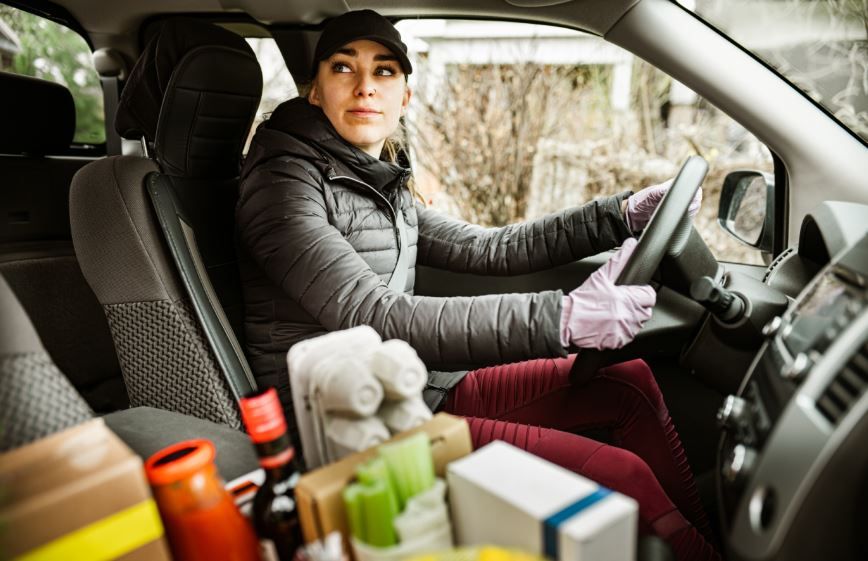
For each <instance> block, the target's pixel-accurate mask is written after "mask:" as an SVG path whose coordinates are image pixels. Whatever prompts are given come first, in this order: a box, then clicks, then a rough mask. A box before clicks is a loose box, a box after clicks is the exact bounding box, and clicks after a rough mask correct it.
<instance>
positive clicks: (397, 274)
mask: <svg viewBox="0 0 868 561" xmlns="http://www.w3.org/2000/svg"><path fill="white" fill-rule="evenodd" d="M395 226H396V227H397V228H398V239H399V240H400V244H401V245H400V246H399V247H398V262H397V263H396V264H395V270H394V271H392V278H390V279H389V288H390V289H391V290H394V291H395V292H402V293H403V292H404V288H405V287H406V285H407V273H408V271H409V265H408V260H409V256H408V254H409V253H410V252H409V251H408V249H409V248H408V247H407V245H408V242H407V225H406V224H405V223H404V212H403V211H402V210H401V209H398V210H397V212H395Z"/></svg>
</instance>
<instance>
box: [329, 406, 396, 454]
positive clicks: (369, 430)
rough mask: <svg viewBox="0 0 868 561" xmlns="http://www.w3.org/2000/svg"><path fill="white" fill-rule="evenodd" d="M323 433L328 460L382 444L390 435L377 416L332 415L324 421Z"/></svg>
mask: <svg viewBox="0 0 868 561" xmlns="http://www.w3.org/2000/svg"><path fill="white" fill-rule="evenodd" d="M325 434H326V441H327V443H328V450H329V452H330V454H329V456H330V458H329V461H335V460H339V459H340V458H343V457H344V456H347V455H349V454H352V453H354V452H360V451H362V450H366V449H368V448H370V447H371V446H376V445H378V444H382V443H383V442H385V441H387V440H388V439H389V437H390V435H389V429H387V428H386V425H384V424H383V421H381V420H380V419H378V418H377V417H366V418H364V419H349V418H346V417H338V416H333V417H331V418H329V419H328V420H327V421H326V429H325Z"/></svg>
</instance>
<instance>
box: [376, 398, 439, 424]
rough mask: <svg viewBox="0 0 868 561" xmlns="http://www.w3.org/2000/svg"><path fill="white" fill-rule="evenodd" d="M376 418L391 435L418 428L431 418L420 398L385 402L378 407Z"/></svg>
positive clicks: (428, 410) (429, 411)
mask: <svg viewBox="0 0 868 561" xmlns="http://www.w3.org/2000/svg"><path fill="white" fill-rule="evenodd" d="M377 416H378V417H380V419H382V420H383V423H385V424H386V426H387V427H388V428H389V430H390V431H392V433H398V432H402V431H405V430H409V429H412V428H413V427H418V426H419V425H421V424H422V423H424V422H425V421H427V420H429V419H430V418H431V417H432V415H431V410H430V409H428V406H427V405H425V401H423V400H422V398H421V397H420V396H415V397H411V398H409V399H402V400H401V401H386V402H384V403H383V405H382V406H380V410H379V411H378V412H377Z"/></svg>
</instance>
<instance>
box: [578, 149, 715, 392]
mask: <svg viewBox="0 0 868 561" xmlns="http://www.w3.org/2000/svg"><path fill="white" fill-rule="evenodd" d="M707 172H708V163H707V162H706V161H705V160H704V159H702V158H701V157H699V156H690V157H689V158H687V161H685V162H684V165H682V166H681V169H680V170H679V171H678V175H677V176H676V177H675V180H674V181H673V182H672V186H671V187H670V188H669V190H668V191H667V192H666V195H665V196H664V197H663V200H661V201H660V204H658V205H657V208H656V209H655V210H654V214H653V215H652V216H651V220H650V221H649V222H648V225H647V226H646V227H645V230H643V231H642V235H641V236H640V237H639V243H638V244H637V245H636V249H635V250H634V251H633V254H632V255H631V256H630V260H629V261H628V262H627V264H626V265H625V266H624V269H623V270H622V271H621V274H620V275H619V276H618V279H617V281H616V284H625V285H638V284H649V283H650V282H651V280H652V278H653V277H654V273H655V272H656V271H657V269H658V268H659V267H660V263H661V262H662V261H663V259H664V257H665V256H667V254H668V255H673V256H678V255H681V254H682V253H683V252H684V250H685V248H687V247H690V243H691V239H692V236H691V232H693V226H692V224H691V221H690V218H689V215H688V212H687V210H688V208H689V207H690V202H691V201H692V200H693V196H694V195H695V194H696V191H697V189H699V186H700V185H702V180H703V179H705V174H706V173H707ZM697 236H698V234H697ZM700 241H701V238H700ZM703 245H704V244H703ZM706 251H708V250H707V248H706ZM676 258H677V257H676ZM712 259H713V257H712ZM715 264H716V262H715ZM615 354H616V353H613V352H611V351H605V350H603V351H600V350H597V349H579V354H578V356H577V357H576V360H575V362H574V363H573V367H572V370H571V371H570V380H571V381H572V383H574V384H583V383H586V382H587V381H588V380H590V379H591V377H593V375H594V374H595V373H596V372H597V370H599V369H600V368H602V367H603V366H606V365H607V364H610V363H611V362H612V359H613V356H614V355H615Z"/></svg>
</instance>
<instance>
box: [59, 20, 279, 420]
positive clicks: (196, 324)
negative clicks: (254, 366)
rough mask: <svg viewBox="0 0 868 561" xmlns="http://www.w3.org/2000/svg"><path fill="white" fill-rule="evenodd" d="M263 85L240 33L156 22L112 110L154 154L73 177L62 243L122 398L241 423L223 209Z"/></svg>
mask: <svg viewBox="0 0 868 561" xmlns="http://www.w3.org/2000/svg"><path fill="white" fill-rule="evenodd" d="M261 93H262V73H261V70H260V66H259V63H258V61H257V59H256V57H255V55H254V54H253V51H252V49H251V48H250V47H249V46H248V44H247V42H246V41H245V40H244V39H243V38H241V37H240V36H238V35H236V34H235V33H232V32H231V31H228V30H226V29H223V28H220V27H217V26H214V25H211V24H208V23H203V22H200V21H196V20H193V19H187V18H176V19H172V20H167V21H166V22H165V23H163V24H162V25H161V27H160V29H159V31H158V32H157V34H156V35H155V36H154V37H153V38H152V39H151V41H149V42H148V44H147V46H146V47H145V49H144V51H143V53H142V55H141V57H140V58H139V60H138V62H137V63H136V65H135V67H134V68H133V70H132V72H131V73H130V78H129V80H128V83H127V84H126V86H125V88H124V90H123V93H122V95H121V99H120V102H119V106H118V111H117V117H116V120H115V128H116V129H117V131H118V133H119V134H120V135H121V136H122V137H124V138H128V139H141V140H142V144H143V146H144V147H146V152H150V154H152V156H151V157H148V156H147V155H145V156H111V157H107V158H104V159H102V160H99V161H97V162H93V163H91V164H89V165H87V166H85V167H84V168H82V169H81V170H80V171H79V172H78V173H77V174H76V175H75V177H74V178H73V181H72V187H71V190H70V221H71V226H72V239H73V244H74V246H75V250H76V254H77V255H78V260H79V263H80V265H81V269H82V272H83V273H84V276H85V278H86V279H87V281H88V283H89V284H90V286H91V288H92V289H93V291H94V293H95V294H96V297H97V299H98V300H99V302H100V304H101V305H102V308H103V311H104V312H105V315H106V318H107V319H108V324H109V328H110V331H111V334H112V338H113V340H114V343H115V347H116V349H117V355H118V360H119V363H120V366H121V371H122V374H123V377H124V382H125V384H126V387H127V392H128V394H129V398H130V405H131V406H132V407H136V406H150V407H156V408H160V409H166V410H169V411H175V412H178V413H184V414H188V415H193V416H196V417H199V418H202V419H206V420H209V421H213V422H217V423H223V424H226V425H229V426H231V427H233V428H240V427H241V420H240V414H239V411H238V406H237V400H238V398H239V397H241V396H242V395H243V394H245V393H247V392H249V391H251V390H252V389H253V388H255V387H256V386H255V382H254V379H253V376H252V374H251V372H250V368H249V366H248V365H247V361H246V359H245V357H244V354H243V352H242V350H241V349H242V347H241V345H240V344H239V341H238V340H237V336H236V335H237V334H240V333H242V331H241V328H240V326H241V325H242V321H243V303H242V299H241V290H240V280H239V276H238V271H237V267H236V262H237V258H236V257H235V250H234V227H233V224H234V207H235V200H236V197H237V190H238V174H239V170H240V158H241V149H242V146H243V144H244V141H245V139H246V135H247V132H248V131H249V129H250V125H251V123H252V121H253V117H254V115H255V112H256V108H257V107H258V105H259V99H260V96H261Z"/></svg>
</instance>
